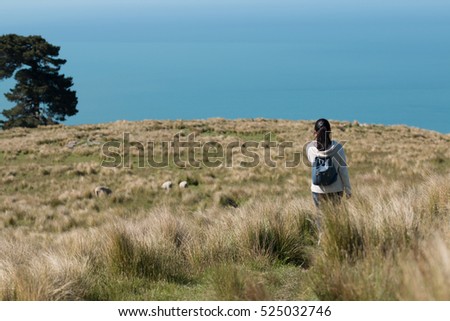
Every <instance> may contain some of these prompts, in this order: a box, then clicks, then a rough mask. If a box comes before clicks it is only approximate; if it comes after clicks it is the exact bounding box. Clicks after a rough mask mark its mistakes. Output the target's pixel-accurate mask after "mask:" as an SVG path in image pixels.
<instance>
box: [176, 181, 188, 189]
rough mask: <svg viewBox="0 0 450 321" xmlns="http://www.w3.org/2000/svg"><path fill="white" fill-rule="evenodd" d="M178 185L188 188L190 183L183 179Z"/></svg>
mask: <svg viewBox="0 0 450 321" xmlns="http://www.w3.org/2000/svg"><path fill="white" fill-rule="evenodd" d="M178 186H180V188H187V187H188V183H187V182H186V181H182V182H180V184H178Z"/></svg>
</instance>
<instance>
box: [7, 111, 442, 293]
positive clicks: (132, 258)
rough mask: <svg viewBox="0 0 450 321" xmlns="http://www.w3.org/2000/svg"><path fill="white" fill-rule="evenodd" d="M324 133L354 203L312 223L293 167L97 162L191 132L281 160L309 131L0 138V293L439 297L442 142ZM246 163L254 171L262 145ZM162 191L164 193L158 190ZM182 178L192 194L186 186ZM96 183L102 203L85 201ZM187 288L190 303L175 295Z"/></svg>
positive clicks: (383, 131)
mask: <svg viewBox="0 0 450 321" xmlns="http://www.w3.org/2000/svg"><path fill="white" fill-rule="evenodd" d="M332 126H333V128H334V136H335V138H336V139H339V140H345V141H348V142H347V143H346V145H345V149H346V152H347V155H348V159H349V164H350V174H351V180H352V184H353V189H354V195H353V198H352V199H350V200H348V201H345V202H344V204H343V206H341V207H339V208H330V209H324V210H323V211H322V212H317V211H316V210H315V208H314V207H313V204H312V200H311V196H310V192H309V184H310V183H309V175H310V173H309V169H308V168H307V167H306V166H304V165H301V166H297V167H296V168H285V167H283V166H277V167H276V168H269V167H267V166H264V165H260V166H257V167H255V168H238V167H233V168H225V167H219V168H201V169H198V168H193V167H189V166H188V167H187V168H177V167H175V166H169V167H168V168H161V169H152V168H148V167H147V168H138V167H137V166H136V162H137V159H136V155H137V150H134V151H132V153H133V154H134V156H133V157H134V164H133V166H132V167H131V168H104V167H101V165H100V164H101V159H102V157H101V154H100V147H101V145H99V144H98V143H103V142H107V141H111V140H121V139H122V137H123V133H125V132H126V133H130V137H131V138H132V140H135V141H142V142H147V141H151V140H154V141H157V142H160V141H162V140H172V139H173V137H174V135H175V134H177V133H178V134H180V135H181V137H182V138H185V137H186V136H187V135H189V134H190V133H195V134H196V139H197V140H198V141H200V142H202V143H204V142H207V141H218V142H221V143H229V142H233V141H236V140H238V141H239V143H240V144H242V143H243V142H245V141H246V140H253V141H261V140H262V139H263V137H264V134H265V133H267V132H271V133H272V134H273V135H272V137H273V140H275V141H278V142H281V141H292V142H293V143H294V148H293V149H291V150H289V151H288V158H291V157H292V154H293V152H300V151H302V149H303V145H304V144H305V143H307V142H308V141H309V140H310V139H311V138H312V137H311V134H310V133H311V128H312V122H304V121H287V120H265V119H254V120H235V121H230V120H224V119H210V120H207V121H203V120H198V121H196V120H194V121H184V120H177V121H142V122H125V121H121V122H116V123H111V124H98V125H83V126H75V127H66V126H50V127H41V128H37V129H34V130H31V129H14V130H9V131H4V132H1V133H0V151H1V152H0V162H1V167H0V180H1V186H0V189H1V193H0V229H1V230H2V233H1V237H0V253H1V256H0V298H1V299H3V300H86V299H119V300H123V299H125V300H126V299H130V298H133V299H135V298H136V296H134V297H130V294H129V293H130V288H133V289H134V290H133V291H131V292H137V293H140V294H138V296H137V298H138V299H152V298H159V296H158V294H157V293H158V291H159V292H161V291H160V290H158V289H160V288H161V287H163V288H164V287H166V288H167V289H172V290H167V291H173V294H171V295H172V296H170V298H171V299H177V298H178V299H186V298H187V299H199V298H200V299H219V300H220V299H224V300H235V299H236V300H264V299H274V298H275V299H289V298H295V299H302V300H304V299H332V300H391V299H392V300H448V299H450V294H449V292H448V289H449V288H450V287H449V284H448V281H447V280H449V277H448V276H449V268H450V263H449V255H450V252H449V251H450V247H449V245H450V227H449V226H450V224H449V223H450V203H449V200H450V184H449V183H448V182H449V179H450V175H449V172H450V149H449V148H448V146H449V142H450V137H449V136H448V135H442V134H438V133H434V132H429V131H423V130H420V129H416V128H408V127H403V126H390V127H384V126H377V125H368V126H354V125H352V124H350V123H343V122H333V123H332ZM71 141H77V145H75V147H73V148H69V147H67V144H68V143H69V142H71ZM233 152H234V154H235V156H236V158H235V159H234V160H235V161H239V160H247V159H245V157H243V156H242V155H241V154H240V153H239V150H234V151H233ZM256 152H257V153H258V155H259V156H260V158H261V160H262V159H263V156H264V150H263V149H257V150H256ZM185 156H186V155H185V154H183V157H185ZM272 158H273V160H275V161H276V162H277V163H278V164H279V165H280V164H281V163H282V162H283V159H280V158H276V157H275V156H274V157H272ZM166 180H172V181H173V182H174V185H175V186H174V188H173V189H172V190H169V191H163V190H162V189H161V187H160V185H161V184H162V182H164V181H166ZM181 180H188V181H190V182H194V181H196V182H198V186H194V185H191V186H190V187H189V188H188V189H185V190H181V189H179V188H178V186H177V183H178V182H179V181H181ZM98 185H106V186H109V187H110V188H111V189H112V190H113V194H112V195H111V196H110V197H101V198H96V197H95V196H94V193H93V190H94V188H95V187H96V186H98ZM318 222H320V224H321V227H322V229H321V230H320V231H318V230H317V226H316V223H318ZM319 234H321V239H320V240H321V241H320V245H317V241H318V237H319ZM289 267H295V270H289ZM280 269H281V270H280ZM278 271H283V272H282V273H285V274H283V275H285V276H286V277H283V276H281V277H279V276H277V273H279V272H278ZM293 271H300V272H293ZM280 273H281V272H280ZM298 273H301V274H298ZM287 276H289V277H287ZM295 278H297V279H298V280H295ZM293 282H294V283H295V282H298V284H301V286H300V287H299V288H295V287H292V286H290V284H292V283H293ZM186 287H187V290H186ZM137 288H139V289H141V290H137ZM174 288H175V290H173V289H174ZM146 289H148V290H146ZM193 289H194V293H197V292H195V289H198V293H201V294H197V295H196V296H195V297H192V296H190V295H187V294H183V293H191V292H192V291H193ZM286 289H288V290H286ZM183 291H185V292H183ZM186 291H187V292H186ZM163 292H164V291H163Z"/></svg>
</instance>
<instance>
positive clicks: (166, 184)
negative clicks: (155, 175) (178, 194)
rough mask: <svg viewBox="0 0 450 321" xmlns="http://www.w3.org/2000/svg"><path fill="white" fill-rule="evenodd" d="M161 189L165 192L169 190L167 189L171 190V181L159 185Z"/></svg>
mask: <svg viewBox="0 0 450 321" xmlns="http://www.w3.org/2000/svg"><path fill="white" fill-rule="evenodd" d="M161 187H162V188H163V189H165V190H169V189H171V188H172V182H171V181H167V182H164V183H163V184H162V185H161Z"/></svg>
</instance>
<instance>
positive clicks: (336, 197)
mask: <svg viewBox="0 0 450 321" xmlns="http://www.w3.org/2000/svg"><path fill="white" fill-rule="evenodd" d="M343 195H344V192H337V193H314V192H313V193H312V197H313V200H314V205H316V207H317V208H319V207H320V206H319V205H320V203H322V202H324V203H330V204H333V205H339V204H340V203H341V199H342V196H343Z"/></svg>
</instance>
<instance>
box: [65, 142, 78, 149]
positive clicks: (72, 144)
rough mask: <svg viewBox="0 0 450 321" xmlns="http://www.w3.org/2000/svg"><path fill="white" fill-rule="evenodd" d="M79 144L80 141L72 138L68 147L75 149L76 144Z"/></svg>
mask: <svg viewBox="0 0 450 321" xmlns="http://www.w3.org/2000/svg"><path fill="white" fill-rule="evenodd" d="M77 144H78V142H77V141H76V140H71V141H70V142H68V143H67V145H66V146H67V148H70V149H74V148H75V146H77Z"/></svg>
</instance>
